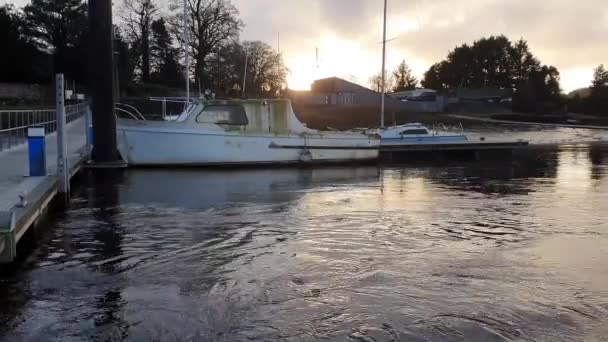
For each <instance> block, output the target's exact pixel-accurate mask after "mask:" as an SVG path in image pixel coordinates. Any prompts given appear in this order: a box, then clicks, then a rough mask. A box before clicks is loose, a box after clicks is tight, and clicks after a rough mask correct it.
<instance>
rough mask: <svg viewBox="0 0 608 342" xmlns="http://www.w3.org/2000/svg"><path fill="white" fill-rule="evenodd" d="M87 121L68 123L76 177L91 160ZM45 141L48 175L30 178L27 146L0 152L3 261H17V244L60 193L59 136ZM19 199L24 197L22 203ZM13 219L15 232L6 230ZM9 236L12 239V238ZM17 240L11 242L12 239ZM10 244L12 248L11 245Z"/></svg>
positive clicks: (0, 259) (71, 166)
mask: <svg viewBox="0 0 608 342" xmlns="http://www.w3.org/2000/svg"><path fill="white" fill-rule="evenodd" d="M85 122H86V120H85V118H84V117H80V118H78V119H75V120H74V121H72V122H70V123H68V124H67V126H66V128H67V134H66V135H67V146H68V148H67V155H68V166H69V171H70V176H72V175H74V174H75V173H76V172H77V171H78V170H79V169H80V167H81V166H82V164H83V163H84V162H85V161H86V160H87V158H88V151H87V146H86V130H85V128H86V127H85V125H86V124H85ZM45 140H46V160H47V176H45V177H28V174H29V161H28V145H27V143H24V144H21V145H18V146H15V147H13V148H11V149H8V150H5V151H1V152H0V213H2V215H0V216H1V217H4V221H5V223H3V222H0V262H10V261H12V259H13V258H14V254H15V253H14V251H9V249H10V248H13V249H14V248H15V246H14V245H16V243H17V242H19V240H20V239H21V238H22V237H23V235H24V234H25V232H26V231H27V230H28V229H29V227H31V226H32V225H33V224H34V222H35V221H36V220H37V219H38V217H39V216H40V215H41V214H42V213H43V212H44V211H45V210H46V207H47V206H48V204H49V203H50V201H51V200H52V199H53V198H54V197H55V195H56V194H57V190H58V185H59V178H58V177H57V176H56V174H57V136H56V134H55V133H52V134H50V135H48V136H46V138H45ZM20 196H22V197H23V201H22V200H21V198H20ZM11 216H12V217H14V226H13V227H12V228H13V232H14V234H13V233H11V232H7V231H3V230H2V229H3V228H4V229H6V227H3V224H4V225H6V221H7V220H8V218H9V217H11ZM9 235H10V236H9ZM11 239H12V240H14V241H10V240H11ZM11 244H12V245H13V246H11Z"/></svg>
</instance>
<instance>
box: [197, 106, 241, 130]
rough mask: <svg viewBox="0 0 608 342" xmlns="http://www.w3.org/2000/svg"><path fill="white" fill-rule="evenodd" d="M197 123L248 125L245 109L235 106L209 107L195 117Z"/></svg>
mask: <svg viewBox="0 0 608 342" xmlns="http://www.w3.org/2000/svg"><path fill="white" fill-rule="evenodd" d="M196 122H198V123H212V124H218V125H236V126H246V125H247V124H249V120H247V115H246V114H245V109H243V107H242V106H237V105H211V106H207V107H205V109H203V111H202V112H201V113H200V114H199V115H198V116H197V117H196Z"/></svg>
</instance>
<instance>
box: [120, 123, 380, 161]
mask: <svg viewBox="0 0 608 342" xmlns="http://www.w3.org/2000/svg"><path fill="white" fill-rule="evenodd" d="M117 133H118V134H117V136H118V145H119V150H120V153H121V155H122V157H123V159H124V160H125V161H126V162H127V163H128V164H129V165H132V166H195V165H251V164H290V163H345V162H353V161H366V160H368V161H371V160H375V159H377V158H378V154H379V145H380V140H379V139H374V138H370V137H367V136H365V135H363V134H360V135H359V134H355V133H352V134H348V133H345V134H340V133H335V134H333V133H332V134H329V135H327V134H318V135H317V134H314V135H310V134H306V135H274V134H242V133H239V134H228V133H223V132H217V133H215V132H199V131H196V130H158V129H146V128H145V127H128V126H127V127H120V126H119V129H118V132H117Z"/></svg>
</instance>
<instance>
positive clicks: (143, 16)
mask: <svg viewBox="0 0 608 342" xmlns="http://www.w3.org/2000/svg"><path fill="white" fill-rule="evenodd" d="M157 14H158V7H157V6H156V4H155V3H154V0H123V10H122V11H121V13H120V18H121V19H122V22H123V27H124V31H125V32H126V34H127V38H128V40H129V42H130V43H131V45H132V51H133V52H134V53H135V54H136V57H137V59H138V61H139V67H140V70H141V80H142V81H143V82H148V81H149V80H150V40H151V37H152V35H151V31H152V22H153V21H154V19H155V18H156V15H157Z"/></svg>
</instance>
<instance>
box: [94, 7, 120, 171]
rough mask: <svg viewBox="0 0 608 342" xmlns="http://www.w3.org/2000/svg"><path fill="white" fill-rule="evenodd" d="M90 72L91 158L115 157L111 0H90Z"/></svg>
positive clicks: (105, 159)
mask: <svg viewBox="0 0 608 342" xmlns="http://www.w3.org/2000/svg"><path fill="white" fill-rule="evenodd" d="M89 24H90V25H89V27H90V37H89V75H90V82H89V84H90V86H91V90H92V92H93V103H92V106H91V107H92V112H93V146H94V149H95V151H94V156H93V160H94V161H95V162H96V163H111V162H116V161H117V160H118V153H117V150H116V117H115V116H114V65H113V64H114V63H113V57H114V48H113V42H112V40H113V37H114V32H113V30H114V28H113V26H112V0H89Z"/></svg>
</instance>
